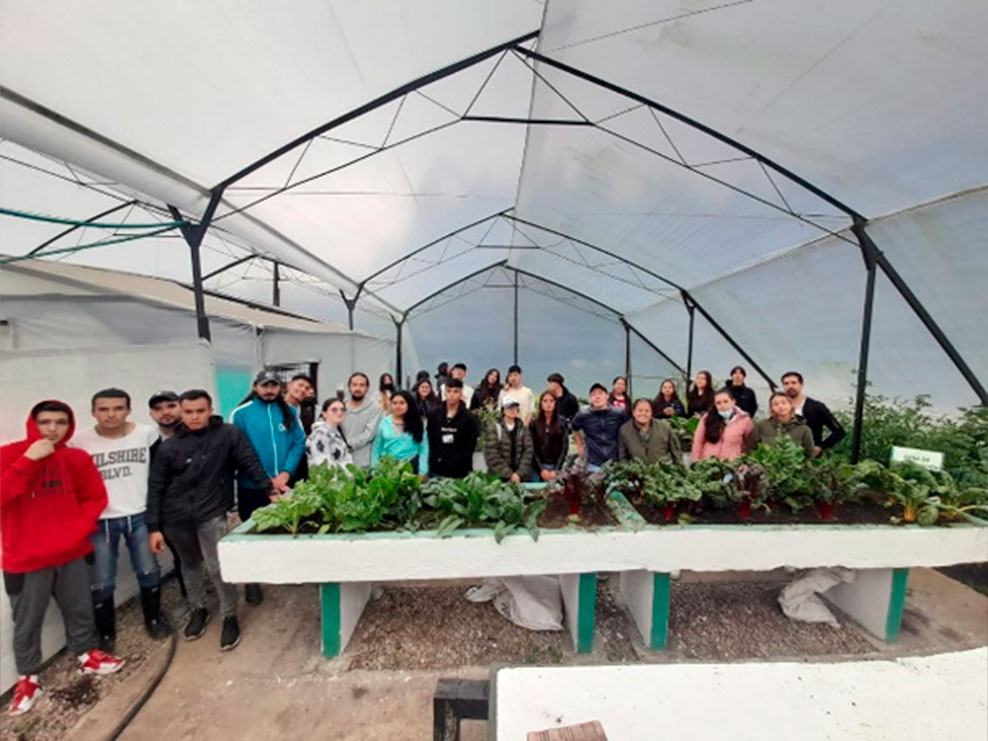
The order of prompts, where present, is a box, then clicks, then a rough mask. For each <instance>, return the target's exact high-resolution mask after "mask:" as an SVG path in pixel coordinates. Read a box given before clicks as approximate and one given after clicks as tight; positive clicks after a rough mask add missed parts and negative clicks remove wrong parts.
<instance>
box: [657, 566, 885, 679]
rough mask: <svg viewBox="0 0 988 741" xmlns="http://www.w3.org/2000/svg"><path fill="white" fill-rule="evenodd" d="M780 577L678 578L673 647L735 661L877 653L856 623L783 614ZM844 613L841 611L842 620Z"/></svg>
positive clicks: (674, 590) (680, 652)
mask: <svg viewBox="0 0 988 741" xmlns="http://www.w3.org/2000/svg"><path fill="white" fill-rule="evenodd" d="M782 586H783V585H782V584H780V583H779V582H778V581H770V582H744V583H706V584H683V583H674V584H673V587H672V595H671V603H670V615H669V649H670V651H671V652H672V653H674V654H677V655H678V656H681V657H682V658H684V659H690V660H695V659H700V660H704V661H736V660H738V659H763V658H764V659H768V658H772V659H781V658H786V657H794V658H804V657H812V656H824V655H828V656H833V655H846V654H866V653H873V652H874V651H875V646H874V645H873V644H872V643H871V642H870V641H869V640H868V639H867V638H865V637H864V636H863V635H862V633H861V631H860V629H859V628H858V627H857V626H843V627H841V628H831V627H830V626H827V625H820V624H810V623H798V622H796V621H794V620H790V619H789V618H787V617H786V616H785V615H783V614H782V609H781V608H780V607H779V603H778V596H779V591H780V589H781V588H782ZM840 619H841V618H840V617H839V616H838V620H840Z"/></svg>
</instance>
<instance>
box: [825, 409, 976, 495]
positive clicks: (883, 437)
mask: <svg viewBox="0 0 988 741" xmlns="http://www.w3.org/2000/svg"><path fill="white" fill-rule="evenodd" d="M849 408H853V400H851V403H850V404H849ZM932 408H933V405H932V403H931V402H930V397H929V395H926V394H921V395H919V396H916V397H914V398H913V399H901V398H898V397H894V398H892V397H888V396H882V395H880V394H865V406H864V415H863V428H862V436H861V459H862V460H868V459H870V460H873V461H881V462H883V463H884V462H887V461H888V460H889V459H890V456H891V452H892V446H894V445H898V446H903V447H910V448H920V449H922V450H936V451H940V452H942V453H943V454H944V470H945V471H947V472H948V473H949V474H950V475H951V476H953V477H954V480H955V481H956V482H957V484H958V486H962V487H973V488H981V489H988V408H986V407H973V408H965V407H962V408H960V409H959V410H958V411H959V412H960V414H958V415H946V414H935V413H934V412H933V411H932ZM835 414H836V416H837V418H838V419H839V420H840V421H841V423H842V424H843V425H844V427H845V428H846V429H847V430H848V431H850V430H851V428H852V427H853V424H854V420H853V418H852V416H851V414H849V413H847V412H836V413H835ZM832 454H835V455H838V456H841V457H843V458H844V459H845V460H850V456H851V436H850V434H849V435H848V436H847V437H846V438H844V440H842V441H841V442H840V443H839V444H838V445H837V446H836V447H835V448H834V449H833V451H832Z"/></svg>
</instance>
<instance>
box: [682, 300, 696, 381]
mask: <svg viewBox="0 0 988 741" xmlns="http://www.w3.org/2000/svg"><path fill="white" fill-rule="evenodd" d="M684 298H685V297H684ZM686 311H688V312H689V314H690V335H689V341H688V344H687V346H686V388H687V389H688V388H689V386H690V380H691V379H692V378H693V324H694V319H695V318H696V314H695V311H696V310H695V308H694V307H693V302H692V301H691V300H686Z"/></svg>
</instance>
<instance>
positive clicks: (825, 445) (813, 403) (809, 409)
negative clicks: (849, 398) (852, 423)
mask: <svg viewBox="0 0 988 741" xmlns="http://www.w3.org/2000/svg"><path fill="white" fill-rule="evenodd" d="M782 390H783V391H785V392H786V395H787V396H788V397H789V398H790V399H792V405H793V408H794V409H795V410H796V414H797V415H798V416H800V417H802V418H803V419H805V420H806V426H807V427H809V428H810V432H812V433H813V455H814V457H816V456H818V455H820V454H821V453H822V452H823V451H824V450H829V449H830V448H832V447H834V446H835V445H836V444H837V443H839V442H840V441H841V440H843V439H844V435H846V434H847V433H846V432H844V427H843V426H842V425H841V423H840V422H838V421H837V420H836V419H834V415H833V414H831V413H830V410H829V409H827V405H826V404H824V403H823V402H822V401H817V400H816V399H811V398H809V397H808V396H807V395H806V394H804V393H803V375H802V374H801V373H797V372H796V371H789V372H788V373H786V374H784V375H783V376H782ZM824 427H826V428H827V429H828V430H830V434H829V435H827V438H826V439H824V438H823V428H824Z"/></svg>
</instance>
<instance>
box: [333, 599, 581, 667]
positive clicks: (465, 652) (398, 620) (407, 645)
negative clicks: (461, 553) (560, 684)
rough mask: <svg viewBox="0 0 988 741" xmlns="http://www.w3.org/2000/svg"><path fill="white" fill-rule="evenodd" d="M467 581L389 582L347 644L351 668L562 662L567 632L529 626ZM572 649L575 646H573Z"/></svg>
mask: <svg viewBox="0 0 988 741" xmlns="http://www.w3.org/2000/svg"><path fill="white" fill-rule="evenodd" d="M464 592H466V587H463V586H458V587H389V588H386V589H385V590H384V594H383V595H382V596H381V597H380V598H379V599H377V600H373V601H372V602H370V603H369V604H368V605H367V608H366V609H365V610H364V614H363V617H361V619H360V624H359V625H358V626H357V630H356V632H355V633H354V634H353V638H352V639H351V641H350V645H349V646H348V647H347V653H348V654H349V655H350V668H351V669H406V670H407V669H445V668H452V667H459V666H485V665H487V664H492V663H511V664H558V663H560V662H562V660H563V655H564V653H565V652H566V651H567V650H569V649H568V647H567V646H566V634H564V633H563V632H545V631H539V632H536V631H529V630H526V629H525V628H520V627H518V626H517V625H514V624H513V623H511V622H510V621H508V620H506V619H505V618H503V617H501V615H499V614H498V612H497V610H495V609H494V605H493V604H492V603H490V602H470V601H469V600H467V599H466V598H465V597H464V596H463V594H464ZM570 652H572V651H570Z"/></svg>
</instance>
